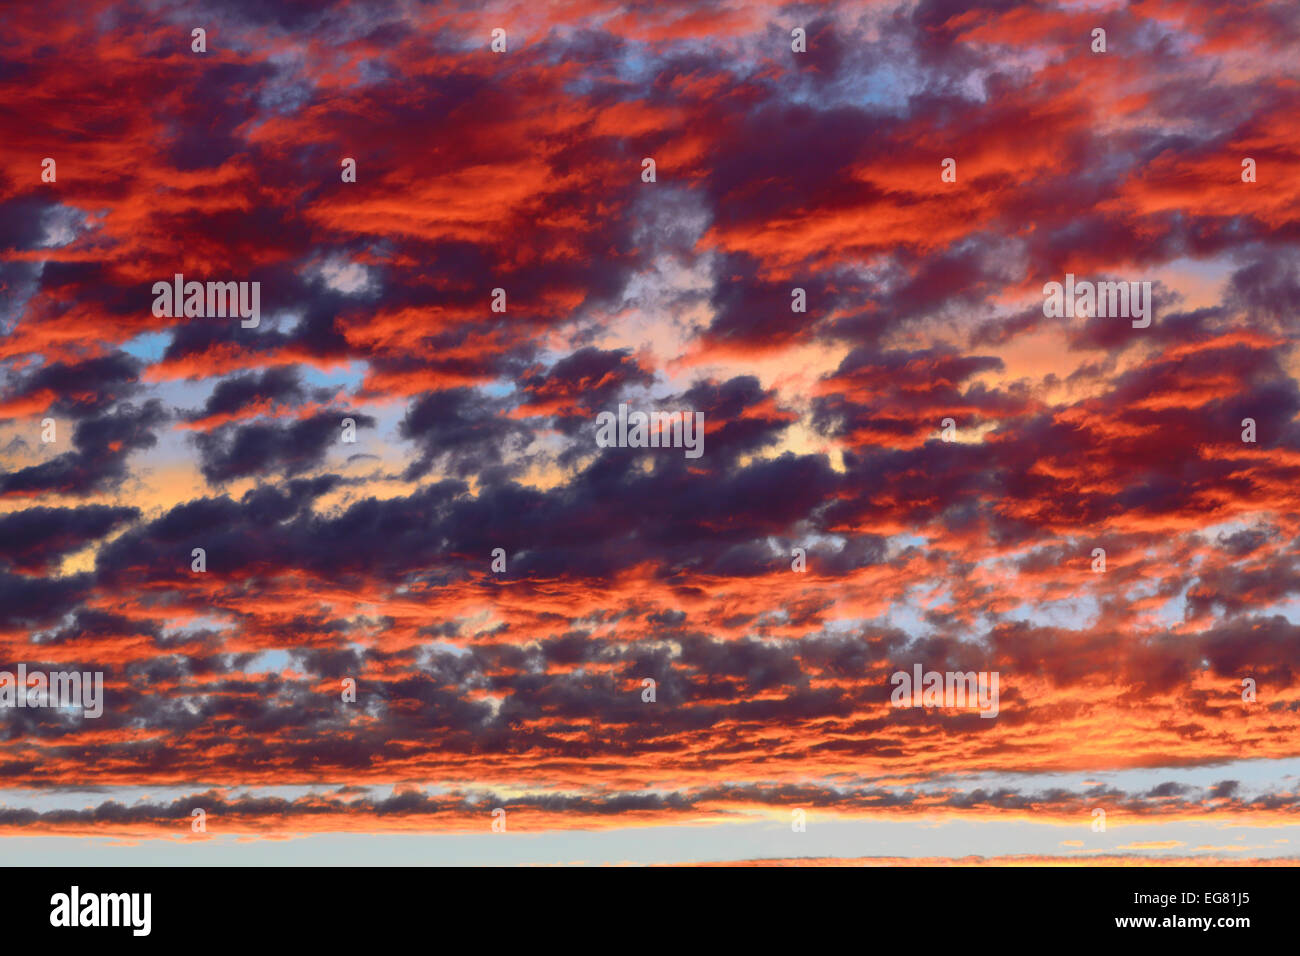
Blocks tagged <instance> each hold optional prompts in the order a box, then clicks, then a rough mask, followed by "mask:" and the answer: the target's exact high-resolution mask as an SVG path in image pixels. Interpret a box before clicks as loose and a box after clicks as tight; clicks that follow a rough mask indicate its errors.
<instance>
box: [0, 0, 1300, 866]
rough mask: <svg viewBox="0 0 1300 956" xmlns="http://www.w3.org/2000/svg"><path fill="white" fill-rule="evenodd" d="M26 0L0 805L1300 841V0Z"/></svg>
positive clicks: (309, 822) (1293, 855)
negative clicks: (637, 420)
mask: <svg viewBox="0 0 1300 956" xmlns="http://www.w3.org/2000/svg"><path fill="white" fill-rule="evenodd" d="M5 20H6V22H5V26H4V29H3V30H0V861H3V862H4V863H6V864H19V865H22V864H40V863H60V864H69V865H80V864H96V865H104V864H107V865H113V864H123V865H129V864H147V863H161V864H165V865H173V866H175V865H226V864H259V865H260V864H307V865H334V864H336V863H337V862H338V861H340V860H349V861H354V862H364V863H369V864H375V865H429V864H454V865H477V864H491V865H498V864H499V865H537V864H543V865H544V864H561V865H568V864H624V863H630V864H683V865H684V864H699V863H732V864H751V863H752V864H761V863H771V862H782V863H846V862H847V863H867V864H886V865H904V864H909V863H922V864H927V865H933V864H949V863H953V864H972V863H975V864H980V863H984V864H987V863H994V864H1031V865H1033V864H1053V865H1056V864H1061V865H1089V864H1106V865H1115V864H1135V865H1149V864H1152V863H1163V864H1175V863H1189V862H1190V863H1199V864H1226V865H1241V864H1247V863H1250V864H1255V863H1261V862H1266V863H1278V864H1294V863H1295V862H1296V861H1297V859H1300V830H1298V829H1297V823H1300V742H1298V741H1300V737H1298V735H1297V732H1298V731H1300V573H1298V571H1300V498H1298V497H1297V493H1296V488H1297V481H1298V480H1300V423H1298V422H1297V419H1296V415H1297V412H1300V383H1298V381H1297V377H1298V375H1300V353H1298V352H1297V348H1296V345H1297V341H1298V332H1300V326H1298V324H1297V312H1298V311H1300V255H1298V252H1300V214H1298V213H1297V210H1300V60H1297V58H1296V55H1295V53H1296V50H1297V49H1300V7H1297V6H1296V4H1294V3H1292V2H1290V0H1280V2H1269V0H1242V2H1236V3H1231V4H1229V3H1223V2H1218V3H1212V2H1191V0H1159V2H1157V0H1148V2H1136V3H1128V4H1122V3H1108V2H1095V3H1094V2H1089V3H1016V2H1009V0H989V2H978V0H977V2H973V3H965V2H963V3H957V2H948V0H921V2H896V0H889V2H874V0H872V2H866V0H861V2H826V3H802V4H772V3H765V2H762V0H757V2H743V3H742V2H716V3H710V2H697V3H683V2H665V0H659V2H636V3H616V2H610V0H571V2H570V0H556V2H550V3H545V4H540V3H536V2H532V0H530V2H517V3H516V2H510V3H505V2H497V3H487V4H468V3H438V4H433V3H427V4H426V3H416V2H389V0H380V2H373V3H353V2H334V3H329V2H325V3H306V2H297V0H294V2H282V3H278V4H273V5H271V4H260V3H250V2H244V0H229V2H213V3H132V2H102V0H78V2H67V0H52V2H44V3H40V4H35V3H32V4H16V5H13V6H12V7H10V8H8V9H7V11H6V18H5ZM198 31H201V32H198ZM1098 31H1102V32H1100V33H1099V32H1098ZM177 276H181V277H182V279H181V280H179V281H181V282H182V291H183V293H185V290H184V283H187V282H199V283H209V282H211V283H236V284H238V288H240V289H241V291H242V292H243V293H244V294H245V295H246V298H245V300H244V301H245V302H246V303H251V299H250V298H247V297H248V296H251V293H252V291H253V290H254V289H256V291H257V294H258V300H257V301H258V303H259V305H258V308H257V310H255V311H254V310H252V308H251V304H250V307H249V308H248V309H246V310H245V311H244V312H240V313H237V314H236V313H235V312H234V310H233V308H232V309H231V310H226V309H216V308H215V307H214V305H215V300H212V301H210V300H209V299H208V298H207V296H206V295H200V296H197V297H194V299H193V300H192V302H191V303H190V305H192V306H193V307H192V308H190V307H186V302H185V301H184V300H186V299H187V298H188V293H185V294H183V295H182V297H181V298H182V301H181V302H179V303H175V308H173V307H172V305H173V304H172V303H171V302H170V301H168V300H170V299H171V298H172V296H171V295H170V292H168V291H167V290H170V289H171V288H172V286H173V283H174V282H176V281H178V280H176V278H175V277H177ZM1103 282H1106V283H1117V282H1123V283H1128V284H1130V285H1128V286H1126V288H1129V289H1132V290H1133V291H1134V294H1135V296H1136V294H1137V291H1138V290H1140V289H1141V290H1146V294H1149V298H1148V299H1147V300H1146V301H1147V302H1148V303H1149V305H1150V309H1149V314H1148V315H1147V317H1146V320H1144V319H1143V318H1142V316H1141V315H1140V314H1139V313H1140V310H1139V309H1138V306H1137V302H1138V301H1140V300H1139V299H1137V298H1135V299H1134V301H1133V303H1132V306H1133V308H1132V309H1131V310H1128V311H1123V310H1119V313H1118V314H1115V310H1110V309H1107V308H1101V307H1097V308H1094V309H1093V310H1092V311H1091V312H1088V311H1087V310H1082V309H1081V310H1075V309H1068V310H1066V311H1065V312H1064V313H1061V311H1060V310H1056V309H1053V308H1052V307H1051V297H1052V292H1051V289H1052V285H1051V284H1052V283H1058V284H1060V285H1061V286H1062V287H1066V286H1069V287H1074V285H1075V284H1076V283H1078V284H1083V283H1093V284H1096V283H1103ZM231 288H235V287H231ZM206 289H207V287H206V285H205V286H203V287H202V290H203V291H206ZM1103 299H1104V297H1103ZM1116 309H1117V310H1118V309H1119V307H1118V306H1117V307H1116ZM1148 320H1149V321H1148ZM620 408H622V409H623V414H624V415H625V416H626V415H628V414H629V413H631V414H632V415H636V414H648V413H652V412H655V413H662V414H669V413H681V414H682V415H683V416H684V417H685V419H686V420H687V421H688V422H694V421H699V422H702V432H701V433H696V434H695V438H696V439H697V442H696V443H694V444H692V441H691V434H692V433H691V431H690V430H687V431H686V434H685V437H684V438H683V440H681V441H673V440H672V439H673V438H674V437H675V436H674V435H673V433H672V431H671V429H670V428H669V427H667V426H665V427H664V429H663V432H662V437H663V439H664V441H663V442H662V443H658V442H656V445H657V446H656V447H644V443H639V442H638V441H636V439H635V436H633V437H631V438H630V439H629V440H625V434H624V433H622V432H619V433H616V434H614V435H613V437H614V439H615V440H613V441H611V440H609V439H610V437H611V432H610V431H609V430H605V431H604V432H602V428H601V422H602V421H603V420H607V417H608V416H611V415H612V416H618V415H619V414H620ZM652 431H653V433H654V437H655V438H656V439H658V438H659V437H660V432H658V431H654V430H653V429H652ZM639 446H640V447H639ZM20 665H21V666H22V667H23V668H25V671H26V673H27V674H29V675H30V674H33V673H39V674H54V673H59V672H62V673H67V672H76V673H78V674H85V675H87V677H86V685H87V687H89V686H92V684H93V680H92V678H91V676H90V675H95V674H98V675H102V696H101V698H100V703H101V704H102V713H100V714H98V715H97V716H96V715H95V714H94V709H93V708H92V707H90V706H89V701H88V699H87V698H84V697H83V698H82V700H81V706H78V703H77V701H71V702H69V701H67V700H64V701H58V700H56V699H52V697H53V695H52V694H51V693H49V692H48V688H47V689H46V691H44V692H43V691H42V690H41V688H40V686H39V684H36V685H33V688H32V689H31V690H28V691H27V694H26V696H25V697H23V700H22V703H23V704H24V706H18V703H19V700H18V698H19V697H20V696H22V691H23V689H21V688H20V689H18V690H17V691H16V690H15V687H16V680H17V679H16V677H12V676H11V677H8V680H7V681H6V675H16V674H17V673H19V667H20ZM918 667H919V668H920V673H922V674H928V673H935V674H938V675H940V679H944V675H947V678H946V679H947V680H948V681H949V682H951V680H952V677H951V675H972V677H974V676H976V675H978V676H979V677H980V678H981V679H984V680H985V681H986V686H992V685H991V684H989V683H988V682H989V681H991V680H992V679H994V678H996V681H997V683H996V687H997V692H996V698H995V701H994V706H992V707H987V706H985V707H981V706H979V705H977V704H976V702H975V701H973V700H971V701H966V700H962V699H960V698H958V697H946V698H945V697H942V696H940V697H937V698H934V699H930V698H925V697H922V696H921V694H920V690H919V689H918V692H917V699H916V700H913V699H912V698H911V696H910V693H908V694H903V692H902V689H901V688H900V686H899V684H900V681H901V680H902V679H903V678H904V677H907V678H909V679H910V676H911V675H912V674H914V673H915V672H916V671H915V668H918ZM6 693H7V694H8V696H7V697H6ZM33 695H35V696H33Z"/></svg>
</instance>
